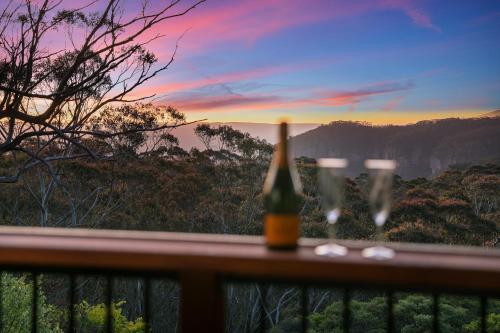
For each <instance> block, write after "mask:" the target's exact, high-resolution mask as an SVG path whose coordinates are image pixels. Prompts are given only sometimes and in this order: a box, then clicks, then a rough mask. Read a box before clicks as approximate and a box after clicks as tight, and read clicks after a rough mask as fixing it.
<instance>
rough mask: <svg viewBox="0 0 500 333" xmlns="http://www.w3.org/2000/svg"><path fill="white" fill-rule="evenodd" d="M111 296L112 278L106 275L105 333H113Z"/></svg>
mask: <svg viewBox="0 0 500 333" xmlns="http://www.w3.org/2000/svg"><path fill="white" fill-rule="evenodd" d="M112 295H113V278H112V277H111V275H109V274H108V275H106V332H107V333H111V332H113V309H112Z"/></svg>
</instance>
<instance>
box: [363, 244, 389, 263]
mask: <svg viewBox="0 0 500 333" xmlns="http://www.w3.org/2000/svg"><path fill="white" fill-rule="evenodd" d="M361 255H362V256H363V257H365V258H370V259H375V260H388V259H392V258H394V256H395V255H396V253H395V252H394V250H393V249H390V248H388V247H385V246H374V247H369V248H367V249H364V250H363V252H361Z"/></svg>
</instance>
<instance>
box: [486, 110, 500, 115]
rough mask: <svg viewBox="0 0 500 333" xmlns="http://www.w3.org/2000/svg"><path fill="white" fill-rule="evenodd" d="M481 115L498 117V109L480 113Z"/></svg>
mask: <svg viewBox="0 0 500 333" xmlns="http://www.w3.org/2000/svg"><path fill="white" fill-rule="evenodd" d="M482 117H500V110H495V111H491V112H488V113H485V114H483V115H482Z"/></svg>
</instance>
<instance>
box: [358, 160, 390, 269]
mask: <svg viewBox="0 0 500 333" xmlns="http://www.w3.org/2000/svg"><path fill="white" fill-rule="evenodd" d="M365 167H366V168H367V169H368V172H369V174H370V182H371V190H370V196H369V201H370V210H371V213H372V217H373V220H374V222H375V226H376V242H377V244H376V246H374V247H370V248H367V249H364V250H363V252H362V255H363V257H365V258H372V259H377V260H385V259H392V258H394V255H395V252H394V250H393V249H390V248H388V247H385V246H384V245H383V242H384V230H383V227H384V224H385V222H386V221H387V218H388V217H389V213H390V210H391V192H392V179H393V177H394V170H395V169H396V161H393V160H366V161H365Z"/></svg>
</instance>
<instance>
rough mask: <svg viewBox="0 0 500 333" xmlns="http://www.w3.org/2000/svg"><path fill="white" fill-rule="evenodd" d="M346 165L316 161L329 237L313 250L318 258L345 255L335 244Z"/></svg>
mask: <svg viewBox="0 0 500 333" xmlns="http://www.w3.org/2000/svg"><path fill="white" fill-rule="evenodd" d="M347 165H348V161H347V160H346V159H340V158H321V159H319V160H318V167H319V171H318V180H319V189H320V193H321V204H322V208H323V210H324V212H325V216H326V221H327V226H328V236H329V243H328V244H324V245H320V246H318V247H316V248H315V249H314V252H315V253H316V254H317V255H320V256H329V257H339V256H345V255H346V254H347V248H346V247H345V246H342V245H338V244H335V236H336V235H335V231H336V230H335V229H336V223H337V220H338V218H339V216H340V212H341V209H342V203H343V201H344V170H345V168H346V167H347Z"/></svg>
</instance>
